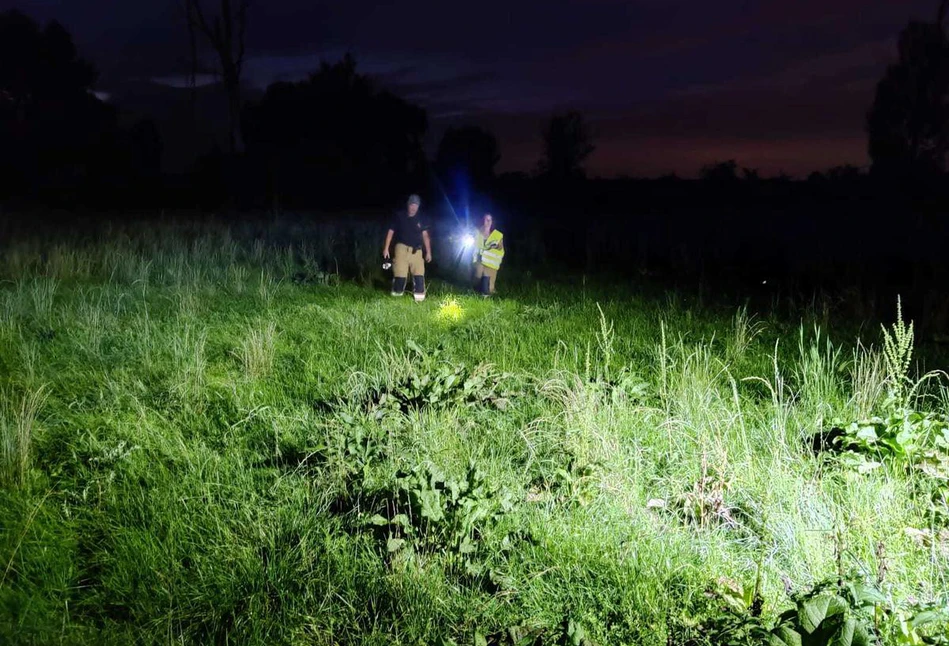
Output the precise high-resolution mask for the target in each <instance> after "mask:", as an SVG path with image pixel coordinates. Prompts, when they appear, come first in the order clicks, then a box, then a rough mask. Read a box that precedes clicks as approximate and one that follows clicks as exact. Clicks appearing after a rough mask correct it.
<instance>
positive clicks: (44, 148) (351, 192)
mask: <svg viewBox="0 0 949 646" xmlns="http://www.w3.org/2000/svg"><path fill="white" fill-rule="evenodd" d="M207 2H208V0H205V5H206V4H207ZM215 2H216V3H217V4H216V5H215V7H214V10H212V9H211V7H210V6H205V5H203V4H202V2H201V0H186V1H185V5H184V6H185V10H186V11H185V14H186V23H187V28H188V35H189V42H190V45H191V52H192V72H191V75H190V76H191V80H192V89H193V90H194V78H195V75H196V71H197V68H198V52H199V51H200V49H201V48H202V47H208V46H209V47H210V48H211V49H212V50H213V51H214V53H215V54H216V60H217V63H218V69H217V73H218V76H219V78H220V79H221V87H222V89H223V91H224V94H225V95H226V97H227V100H226V108H225V109H226V114H222V115H221V118H222V119H223V120H226V122H227V138H226V141H225V142H223V143H224V145H223V146H218V147H216V148H215V149H212V150H210V151H206V154H204V155H203V156H202V157H201V158H200V159H199V160H198V163H197V164H196V165H195V167H194V169H193V171H192V172H191V173H189V174H188V175H187V177H186V178H184V180H183V181H179V182H178V183H177V184H176V185H175V186H177V187H178V189H179V193H178V194H175V193H174V191H172V190H171V189H170V185H169V182H168V178H166V177H164V176H163V173H162V156H163V142H162V137H161V134H160V131H159V128H158V126H157V125H156V122H155V121H154V120H153V119H151V118H147V117H146V118H142V119H139V120H137V121H136V122H134V123H131V124H129V123H126V122H124V120H123V119H121V118H120V117H121V115H122V112H121V106H115V105H113V104H111V103H108V102H105V101H102V100H100V99H99V98H98V97H97V96H96V94H95V93H94V92H93V88H94V87H95V85H96V81H97V73H96V70H95V68H94V66H93V65H92V64H91V63H89V62H88V61H86V60H85V59H84V58H82V56H81V55H80V53H79V52H78V51H77V49H76V47H75V45H74V43H73V40H72V38H71V36H70V34H69V33H68V32H67V31H66V30H65V29H64V28H63V27H62V25H60V24H59V23H57V22H55V21H54V22H50V23H49V24H48V25H45V26H41V25H39V24H37V23H36V22H35V21H34V20H32V19H31V18H29V17H28V16H26V15H24V14H22V13H20V12H18V11H6V12H3V13H0V57H2V60H4V65H3V66H2V67H0V198H3V199H4V200H7V201H9V200H14V199H18V200H22V201H25V202H47V203H54V204H60V205H75V204H80V203H82V204H92V205H95V204H97V203H103V202H109V203H112V204H116V205H121V204H132V203H138V204H140V205H143V206H146V205H160V204H162V203H163V202H164V201H168V200H174V199H175V196H176V195H177V197H178V198H180V199H181V200H183V201H185V202H187V201H189V200H190V201H193V202H200V203H207V204H208V205H210V206H216V205H219V204H221V203H226V202H228V201H230V202H232V203H237V204H244V205H250V206H256V207H261V206H263V207H267V208H283V207H287V208H307V207H325V208H335V207H345V206H350V207H351V206H369V205H377V204H383V203H388V202H389V201H391V200H392V199H393V197H394V196H396V195H398V194H401V193H403V192H405V191H406V187H412V188H413V189H418V188H419V187H423V186H430V185H436V187H437V189H438V190H439V191H441V192H444V193H445V194H446V196H450V197H452V198H459V199H462V200H463V201H467V198H468V196H469V195H477V194H484V193H487V192H489V191H490V189H491V188H492V186H494V185H495V184H496V183H497V180H498V177H497V173H496V167H497V164H498V162H499V161H500V159H501V154H502V151H501V149H500V146H499V144H498V141H497V139H496V137H495V136H494V135H493V134H491V133H490V132H488V131H487V130H485V129H483V128H480V127H476V126H463V127H454V128H449V129H448V130H447V131H446V132H445V133H444V135H443V137H442V139H441V141H440V143H439V146H438V149H437V152H436V154H435V155H434V157H433V158H432V159H428V158H427V157H426V155H425V153H424V150H423V139H424V137H425V135H426V133H427V131H428V128H429V119H428V115H427V114H426V112H425V110H424V109H422V108H421V107H419V106H416V105H413V104H411V103H410V102H408V101H406V100H404V99H403V98H400V97H398V96H396V95H394V94H392V93H391V92H388V91H386V90H385V89H383V88H380V87H378V86H377V85H376V84H375V83H374V82H373V80H372V79H371V78H370V77H368V76H367V75H364V74H361V73H360V72H359V71H358V69H357V63H356V61H355V60H354V59H353V58H352V57H351V56H346V57H344V58H343V59H342V60H340V61H337V62H333V63H327V62H324V63H322V64H321V65H320V67H319V68H318V69H316V70H314V71H313V72H312V73H310V74H309V75H308V76H307V78H305V79H303V80H300V81H296V82H277V83H274V84H272V85H270V86H269V87H268V88H267V89H266V92H265V93H264V94H263V96H262V97H260V98H259V99H257V100H254V101H246V100H244V99H243V98H242V78H241V77H242V71H243V65H244V60H245V45H244V43H245V38H246V32H247V30H248V29H249V28H252V27H253V24H252V21H250V20H249V18H248V9H247V3H246V0H215ZM947 7H949V0H940V2H939V5H938V8H937V11H936V13H935V16H934V19H933V20H932V21H914V22H911V23H909V24H908V25H907V26H906V27H905V28H904V29H903V31H902V32H901V34H900V37H899V42H898V48H897V59H896V60H895V61H894V63H893V64H891V65H890V66H889V67H888V68H887V70H886V72H885V74H884V76H883V78H882V79H881V80H880V81H879V83H878V86H877V89H876V94H875V98H874V101H873V104H872V106H870V108H869V110H868V113H867V118H866V131H867V135H868V153H869V156H870V158H871V161H872V165H871V168H870V173H869V176H870V177H871V178H872V181H873V183H874V184H878V183H880V181H881V180H884V181H885V182H895V183H903V184H905V183H906V182H912V183H914V184H916V185H924V186H935V185H939V183H940V182H941V180H942V179H943V178H944V176H945V172H946V168H945V162H946V155H947V152H949V38H947V31H946V25H945V19H946V12H947ZM539 136H540V137H541V138H542V142H543V154H542V157H541V159H540V160H539V162H538V164H537V167H536V169H535V171H534V172H533V173H531V174H529V175H524V176H521V177H520V179H521V180H523V181H532V182H536V183H538V184H541V185H544V186H548V187H549V186H555V187H558V188H559V189H561V190H562V189H563V188H564V187H577V186H583V185H589V182H584V180H585V173H584V163H585V161H586V160H587V159H588V158H589V156H590V155H591V154H592V152H593V151H594V150H595V137H594V135H593V133H592V130H591V127H590V124H589V123H588V122H587V121H586V120H585V119H584V117H583V115H582V114H580V113H577V112H569V113H566V114H558V115H554V116H552V117H551V118H550V119H549V121H548V122H547V123H546V124H545V126H544V129H543V131H542V132H541V133H539ZM514 179H517V177H508V178H507V180H509V181H513V180H514ZM667 179H674V178H667ZM702 179H703V180H704V181H705V182H706V183H709V184H711V185H714V186H718V187H729V186H738V185H741V186H751V185H760V184H762V183H763V182H765V179H764V178H761V177H760V176H759V174H758V172H757V171H756V170H754V169H748V168H740V167H739V165H738V164H737V162H736V161H735V160H726V161H722V162H720V163H716V164H712V165H710V166H707V167H706V168H704V169H703V170H702ZM788 179H789V178H786V177H777V178H770V179H768V180H767V181H768V182H771V183H774V182H786V181H788ZM864 179H865V174H863V173H862V171H861V170H860V169H857V168H854V167H852V166H842V167H838V168H834V169H831V170H829V171H827V172H823V173H818V172H815V173H814V174H812V175H811V177H809V178H808V180H809V181H808V184H811V185H822V184H836V185H855V184H858V183H859V182H861V181H862V180H864ZM179 180H180V178H179ZM182 185H184V187H185V188H184V190H183V191H182V190H181V186H182Z"/></svg>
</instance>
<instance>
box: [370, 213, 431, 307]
mask: <svg viewBox="0 0 949 646" xmlns="http://www.w3.org/2000/svg"><path fill="white" fill-rule="evenodd" d="M421 202H422V200H421V199H419V196H418V195H410V196H409V200H408V204H407V208H406V210H405V211H402V212H399V213H398V214H396V215H395V217H394V218H393V219H392V222H391V224H390V225H389V232H388V233H387V234H386V242H385V245H384V246H383V247H382V257H383V258H385V259H388V258H389V248H390V247H391V246H392V242H393V241H394V242H395V258H394V259H393V262H392V295H393V296H401V295H402V294H403V293H405V283H406V281H407V280H408V276H409V274H410V273H411V274H412V282H413V287H414V296H415V301H416V302H421V301H424V300H425V263H427V262H432V242H431V239H430V238H429V235H428V228H429V225H428V221H427V220H426V219H425V218H424V217H423V216H422V215H420V214H419V212H418V210H419V205H420V204H421ZM423 250H424V252H425V255H424V256H423V255H422V251H423Z"/></svg>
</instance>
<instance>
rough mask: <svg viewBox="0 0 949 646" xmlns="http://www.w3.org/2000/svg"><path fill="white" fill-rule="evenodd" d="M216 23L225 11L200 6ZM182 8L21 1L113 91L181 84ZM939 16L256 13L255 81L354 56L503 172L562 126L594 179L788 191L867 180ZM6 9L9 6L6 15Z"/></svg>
mask: <svg viewBox="0 0 949 646" xmlns="http://www.w3.org/2000/svg"><path fill="white" fill-rule="evenodd" d="M203 1H204V4H205V6H206V7H208V8H210V6H211V4H212V3H217V0H203ZM179 2H180V0H136V1H135V2H132V1H130V0H82V1H79V0H59V1H55V0H13V2H12V7H14V8H19V9H21V10H23V11H24V12H25V13H27V14H29V15H31V16H33V17H35V18H37V19H39V20H41V21H43V22H45V21H46V20H48V19H51V18H55V19H58V20H59V21H60V22H62V23H63V24H64V25H65V26H66V27H67V29H69V30H70V31H71V32H72V33H73V36H74V37H75V39H76V42H77V45H78V46H79V48H80V51H81V53H82V54H83V55H84V56H85V57H86V58H89V59H90V60H92V61H93V62H94V63H95V64H96V65H97V67H98V68H99V70H100V72H101V80H100V82H99V84H98V88H97V89H99V90H101V91H105V92H109V91H113V90H116V89H117V88H120V87H122V86H123V84H127V83H130V82H132V81H141V80H145V79H153V80H160V81H161V82H163V83H168V84H175V83H179V82H180V79H181V74H182V73H183V72H184V71H186V70H187V67H188V65H187V57H188V48H187V40H186V32H185V29H184V23H183V19H182V9H181V7H180V5H179ZM937 4H938V3H937V2H936V0H869V1H868V0H783V1H781V2H777V1H766V0H759V1H758V2H750V1H746V2H734V1H732V2H707V1H703V2H699V1H698V0H625V1H621V0H584V1H582V2H580V1H577V2H565V1H559V0H550V1H548V2H516V1H513V0H507V1H503V2H502V1H499V0H481V1H479V2H472V3H469V4H466V3H455V2H445V1H444V0H442V1H438V2H434V1H432V2H425V1H415V0H403V1H401V2H392V3H385V4H382V3H380V4H378V5H374V4H370V3H357V2H345V1H342V0H340V1H338V2H332V3H330V2H313V1H312V0H309V1H308V0H268V1H267V2H265V1H264V0H256V1H255V2H253V3H252V5H251V9H250V12H251V13H250V23H249V26H248V57H249V58H248V62H247V68H246V81H247V83H248V85H249V86H252V87H258V88H263V87H266V85H267V84H268V83H269V82H271V81H273V80H277V79H286V80H294V79H298V78H301V77H303V76H305V75H306V73H307V72H309V71H311V70H312V69H314V68H315V67H316V66H317V65H318V63H319V61H320V60H321V59H323V60H327V61H335V60H337V59H339V58H340V57H341V56H342V54H343V53H345V52H346V51H351V52H352V53H353V54H354V55H355V56H356V58H357V61H358V62H359V67H360V69H361V71H362V72H364V73H369V74H372V75H373V76H375V77H376V78H378V79H379V81H380V82H381V83H382V84H383V85H384V86H386V87H388V88H389V89H392V90H394V91H395V92H397V93H398V94H400V95H401V96H403V97H405V98H407V99H410V100H412V101H413V102H415V103H418V104H420V105H422V106H424V107H425V108H426V109H427V110H428V111H429V117H430V122H431V125H430V130H431V136H430V139H431V141H430V142H429V143H430V145H434V144H435V143H437V140H438V137H439V136H440V134H441V132H442V131H443V130H444V128H445V127H447V126H448V125H460V124H478V125H482V126H485V127H487V128H489V129H490V130H492V131H493V132H494V133H495V134H496V135H497V136H498V138H499V140H500V143H501V152H502V155H503V158H502V160H501V163H500V164H499V167H498V170H500V171H509V170H531V169H532V168H533V167H534V165H535V164H536V161H537V159H538V157H539V155H540V141H539V132H540V129H541V126H542V124H543V122H544V120H545V119H546V118H547V117H549V116H550V114H551V113H552V112H554V111H562V110H565V109H571V108H574V109H579V110H582V111H583V112H584V113H585V115H586V116H587V117H588V119H589V120H590V121H591V123H592V124H593V126H594V128H595V131H596V133H597V135H598V138H597V145H598V148H597V151H596V152H595V153H594V155H593V156H592V157H591V158H590V160H589V162H588V170H589V172H590V174H591V175H601V176H614V175H623V174H626V175H631V176H656V175H662V174H666V173H670V172H673V171H674V172H677V173H678V174H679V175H681V176H693V175H695V173H696V172H697V171H698V170H699V168H700V167H701V166H702V165H703V164H706V163H709V162H711V161H716V160H724V159H731V158H734V159H736V160H737V161H738V162H739V164H741V165H742V166H747V167H751V168H758V169H759V170H760V171H761V172H762V174H765V175H773V174H776V173H778V172H780V171H783V172H786V173H788V174H790V175H792V176H802V175H806V174H807V173H808V172H810V171H811V170H826V169H827V168H829V167H831V166H834V165H838V164H845V163H851V164H855V165H858V166H864V165H866V164H867V162H868V160H867V155H866V137H865V134H864V131H863V124H864V115H865V113H866V110H867V108H868V107H869V105H870V103H871V101H872V98H873V88H874V85H875V83H876V81H877V80H878V79H879V77H880V75H881V74H882V73H883V71H884V69H885V67H886V65H887V64H888V63H889V62H891V61H892V60H893V58H894V57H895V55H896V38H897V35H898V34H899V31H900V30H901V29H902V28H903V27H904V26H905V24H906V23H907V21H909V20H910V19H932V18H933V16H934V15H935V11H936V7H937ZM4 5H5V6H10V5H11V3H10V1H9V0H7V1H6V2H4Z"/></svg>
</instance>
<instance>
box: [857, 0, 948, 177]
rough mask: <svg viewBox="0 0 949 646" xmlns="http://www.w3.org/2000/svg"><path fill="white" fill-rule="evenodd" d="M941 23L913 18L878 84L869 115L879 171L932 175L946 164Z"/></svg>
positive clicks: (945, 89)
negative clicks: (891, 61)
mask: <svg viewBox="0 0 949 646" xmlns="http://www.w3.org/2000/svg"><path fill="white" fill-rule="evenodd" d="M946 10H947V1H946V0H942V2H940V5H939V11H938V13H937V17H936V22H916V21H914V22H911V23H909V25H907V26H906V28H905V29H904V30H903V32H902V33H901V34H900V38H899V44H898V53H899V60H898V61H897V62H896V63H894V64H892V65H890V66H889V67H888V68H887V70H886V73H885V74H884V76H883V78H882V79H881V80H880V82H879V83H878V84H877V89H876V96H875V98H874V102H873V106H872V107H871V109H870V111H869V113H868V115H867V131H868V135H869V153H870V158H871V159H872V160H873V170H874V172H878V173H882V174H885V175H891V176H901V177H907V176H909V175H911V174H912V175H915V176H926V175H933V174H935V173H940V172H942V171H943V170H944V168H945V161H946V153H947V152H949V41H947V38H946V32H945V29H944V26H943V21H944V19H945V14H946Z"/></svg>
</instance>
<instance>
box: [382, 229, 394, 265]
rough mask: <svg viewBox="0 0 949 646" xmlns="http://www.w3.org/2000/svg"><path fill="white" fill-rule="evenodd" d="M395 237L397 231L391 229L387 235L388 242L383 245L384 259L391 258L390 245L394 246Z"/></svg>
mask: <svg viewBox="0 0 949 646" xmlns="http://www.w3.org/2000/svg"><path fill="white" fill-rule="evenodd" d="M393 235H395V231H393V230H392V229H389V232H388V233H387V234H386V242H385V245H383V247H382V257H383V258H388V257H389V245H391V244H392V236H393Z"/></svg>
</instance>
